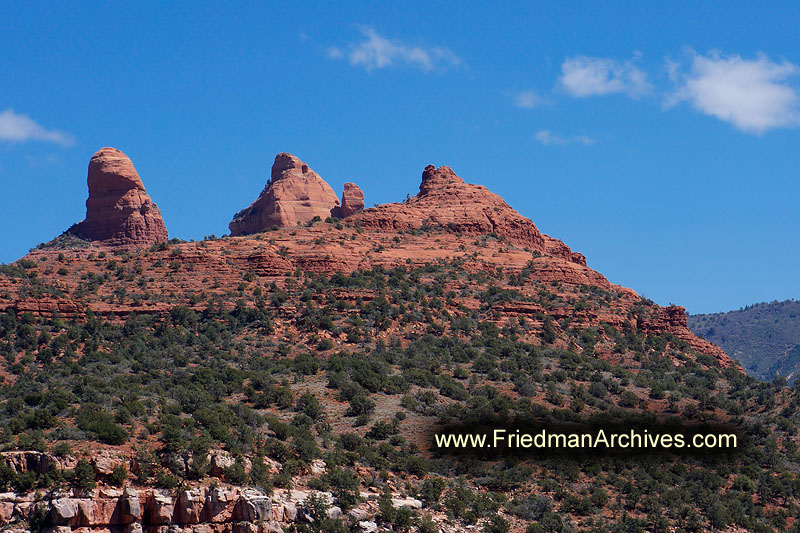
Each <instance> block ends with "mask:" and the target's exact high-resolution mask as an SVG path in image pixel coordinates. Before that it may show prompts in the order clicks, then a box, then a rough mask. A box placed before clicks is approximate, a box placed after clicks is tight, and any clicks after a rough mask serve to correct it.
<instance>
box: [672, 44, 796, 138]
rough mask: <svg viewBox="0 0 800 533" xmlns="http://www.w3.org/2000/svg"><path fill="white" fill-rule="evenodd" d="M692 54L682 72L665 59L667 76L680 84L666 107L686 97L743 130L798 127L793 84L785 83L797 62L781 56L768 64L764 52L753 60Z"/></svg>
mask: <svg viewBox="0 0 800 533" xmlns="http://www.w3.org/2000/svg"><path fill="white" fill-rule="evenodd" d="M692 55H693V57H692V65H691V70H690V72H689V73H688V74H682V73H681V72H680V70H681V68H680V65H678V64H677V63H673V62H668V63H667V66H668V69H669V71H670V75H671V77H672V78H673V80H674V81H676V82H678V83H679V84H680V86H679V88H678V90H677V91H676V92H675V93H673V94H672V95H671V96H670V98H669V99H668V100H667V105H668V106H669V105H674V104H675V103H677V102H681V101H686V102H689V103H690V104H691V105H692V106H693V107H694V108H695V109H697V110H698V111H700V112H701V113H705V114H706V115H711V116H714V117H717V118H718V119H720V120H724V121H725V122H729V123H731V124H733V125H734V126H735V127H737V128H738V129H740V130H742V131H745V132H749V133H756V134H761V133H764V132H765V131H767V130H769V129H772V128H779V127H792V126H798V125H800V110H798V93H797V88H795V87H793V86H791V85H790V84H789V83H788V80H789V78H791V77H793V76H796V75H797V74H798V72H800V69H798V67H797V65H795V64H793V63H790V62H788V61H785V60H784V61H782V62H780V63H774V62H772V61H770V60H769V58H768V57H767V56H766V55H764V54H759V55H758V56H757V58H756V59H742V57H741V56H738V55H730V56H723V55H721V54H720V53H718V52H711V53H709V54H708V55H707V56H704V55H700V54H697V53H694V52H693V53H692Z"/></svg>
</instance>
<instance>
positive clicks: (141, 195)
mask: <svg viewBox="0 0 800 533" xmlns="http://www.w3.org/2000/svg"><path fill="white" fill-rule="evenodd" d="M87 181H88V185H89V198H88V200H86V219H85V220H84V221H83V222H81V223H80V224H77V225H76V226H74V227H73V228H71V229H70V232H71V233H73V234H75V235H77V236H79V237H81V238H83V239H86V240H90V241H98V242H101V243H103V244H106V245H110V246H122V247H133V248H146V247H148V246H150V245H152V244H154V243H157V242H164V241H167V240H169V235H168V234H167V228H166V227H165V226H164V221H163V220H162V218H161V211H160V210H159V209H158V207H157V206H156V204H155V203H153V201H152V200H151V199H150V196H148V195H147V192H146V191H145V188H144V185H143V184H142V180H141V179H140V178H139V174H138V173H137V172H136V169H135V168H134V167H133V163H132V162H131V160H130V159H129V158H128V156H126V155H125V154H124V153H122V152H121V151H119V150H117V149H116V148H101V149H100V150H98V151H97V153H95V154H94V156H92V159H91V160H90V161H89V175H88V179H87Z"/></svg>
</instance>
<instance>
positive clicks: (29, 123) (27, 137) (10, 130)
mask: <svg viewBox="0 0 800 533" xmlns="http://www.w3.org/2000/svg"><path fill="white" fill-rule="evenodd" d="M0 141H13V142H24V141H47V142H53V143H57V144H62V145H64V146H69V145H71V144H72V143H73V142H74V141H73V139H72V137H71V136H70V135H68V134H66V133H64V132H61V131H56V130H49V129H47V128H45V127H43V126H41V125H39V124H37V123H36V122H34V120H33V119H31V118H30V117H29V116H27V115H18V114H17V113H14V110H13V109H6V110H5V111H2V112H0Z"/></svg>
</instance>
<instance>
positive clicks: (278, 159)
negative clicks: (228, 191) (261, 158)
mask: <svg viewBox="0 0 800 533" xmlns="http://www.w3.org/2000/svg"><path fill="white" fill-rule="evenodd" d="M338 205H339V199H338V198H337V197H336V193H334V192H333V189H331V186H330V185H328V184H327V183H325V181H324V180H323V179H322V178H320V177H319V175H318V174H317V173H316V172H314V171H313V170H311V169H310V168H309V167H308V165H306V164H305V163H303V162H302V161H300V159H298V158H297V157H295V156H293V155H292V154H287V153H280V154H278V155H277V156H275V163H274V164H273V165H272V176H271V179H270V181H269V183H267V186H266V187H265V188H264V191H263V192H262V193H261V195H259V197H258V198H257V199H256V201H255V202H253V203H252V204H250V206H249V207H248V208H247V209H245V210H244V211H242V212H241V213H239V214H238V215H237V216H236V217H234V219H233V221H232V222H231V223H230V224H229V225H228V227H230V230H231V235H234V236H235V235H249V234H253V233H259V232H261V231H265V230H267V229H271V228H273V227H293V226H296V225H297V224H298V223H304V222H308V221H310V220H311V219H313V218H314V217H315V216H318V217H320V218H321V219H322V220H325V219H326V218H328V217H329V216H331V211H332V210H333V209H334V208H336V207H338Z"/></svg>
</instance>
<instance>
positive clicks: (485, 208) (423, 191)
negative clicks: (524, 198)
mask: <svg viewBox="0 0 800 533" xmlns="http://www.w3.org/2000/svg"><path fill="white" fill-rule="evenodd" d="M353 222H354V223H356V224H360V225H361V226H362V227H365V228H374V229H378V230H389V231H391V230H402V229H412V228H419V227H421V226H424V225H428V226H442V227H447V228H449V229H452V230H454V231H458V232H460V233H465V234H469V235H486V234H489V233H494V234H496V235H501V236H503V237H505V238H507V239H508V240H509V241H510V242H513V243H514V244H519V245H522V246H526V247H529V248H530V249H531V250H533V251H537V252H540V253H543V254H546V255H550V256H554V257H561V258H563V259H566V260H568V261H570V262H573V263H578V264H581V265H585V264H586V259H585V258H584V257H583V255H582V254H579V253H577V252H573V251H572V250H570V249H569V247H568V246H567V245H566V244H564V243H563V242H561V241H559V240H557V239H553V238H551V237H549V236H547V235H544V234H542V233H541V232H540V231H539V229H538V228H537V227H536V225H535V224H534V223H533V222H532V221H531V220H530V219H528V218H525V217H524V216H522V215H520V214H519V213H517V212H516V211H515V210H514V209H513V208H512V207H511V206H509V205H508V204H507V203H506V202H505V200H503V199H502V198H500V197H499V196H498V195H496V194H494V193H493V192H491V191H490V190H489V189H487V188H486V187H484V186H482V185H473V184H471V183H465V182H464V180H462V179H461V178H459V177H458V176H457V175H456V173H455V172H453V170H452V169H451V168H450V167H447V166H442V167H439V168H435V167H434V166H433V165H428V166H427V167H425V170H424V171H423V173H422V183H421V184H420V186H419V193H417V194H416V195H415V196H413V197H411V198H410V199H408V200H407V201H406V202H404V203H393V204H384V205H381V206H378V207H376V208H370V209H366V210H364V211H363V212H361V213H358V214H356V215H354V217H353Z"/></svg>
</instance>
